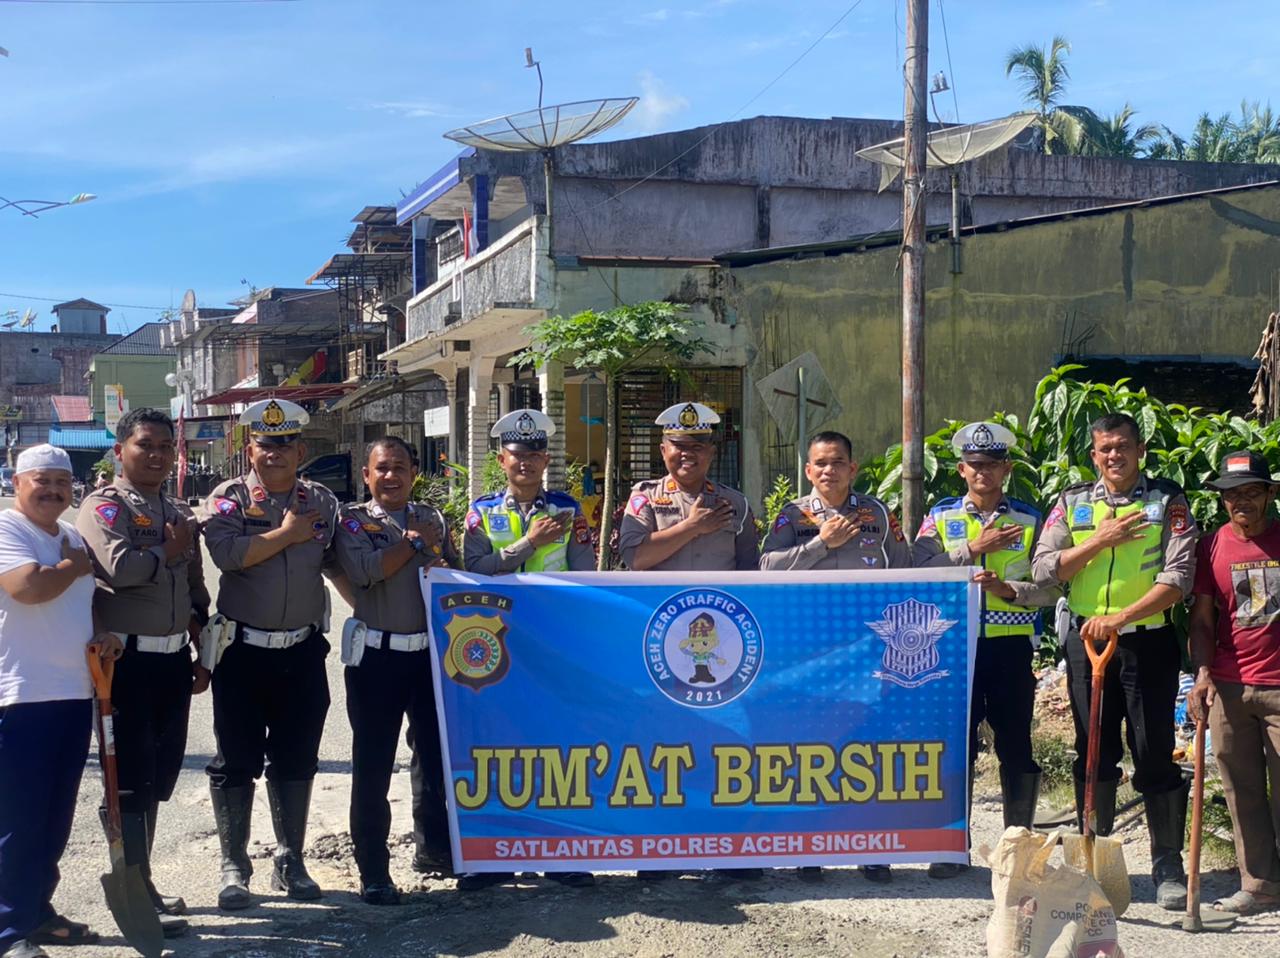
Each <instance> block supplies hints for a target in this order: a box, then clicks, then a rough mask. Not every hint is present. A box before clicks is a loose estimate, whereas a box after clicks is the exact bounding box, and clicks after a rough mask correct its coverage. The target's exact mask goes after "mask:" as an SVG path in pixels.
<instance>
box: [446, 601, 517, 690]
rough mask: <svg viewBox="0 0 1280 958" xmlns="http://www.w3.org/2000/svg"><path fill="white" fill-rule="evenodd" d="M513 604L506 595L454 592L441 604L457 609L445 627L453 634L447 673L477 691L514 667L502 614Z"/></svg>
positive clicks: (450, 642)
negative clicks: (508, 651)
mask: <svg viewBox="0 0 1280 958" xmlns="http://www.w3.org/2000/svg"><path fill="white" fill-rule="evenodd" d="M511 604H512V603H511V600H510V599H508V598H507V597H506V596H497V595H490V594H487V593H483V592H463V593H451V594H449V595H446V596H445V597H444V598H443V599H442V600H441V606H442V607H443V608H444V609H445V610H446V611H452V612H453V616H452V617H451V618H450V619H449V621H448V622H446V623H445V627H444V631H445V634H446V635H447V636H448V637H449V646H448V648H447V649H445V653H444V672H445V675H447V676H448V677H449V678H451V679H452V680H453V681H455V682H457V683H458V684H459V685H465V686H467V688H469V689H471V690H472V691H475V692H479V691H480V690H481V689H482V688H484V687H485V686H486V685H495V684H496V683H498V682H501V681H502V679H503V678H504V677H505V676H506V674H507V671H508V670H509V669H510V668H511V656H510V655H509V654H508V653H507V643H506V636H507V623H506V621H505V620H504V619H503V618H502V615H501V613H502V612H507V611H510V609H511Z"/></svg>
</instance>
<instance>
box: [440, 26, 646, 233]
mask: <svg viewBox="0 0 1280 958" xmlns="http://www.w3.org/2000/svg"><path fill="white" fill-rule="evenodd" d="M524 57H525V66H526V67H534V68H536V69H537V71H538V108H537V109H536V110H526V111H525V112H523V113H509V114H507V115H506V116H496V117H493V118H492V119H488V120H481V121H480V122H479V123H472V124H469V125H467V126H461V127H458V129H456V130H450V131H449V132H448V133H446V134H445V137H446V138H447V139H450V140H454V141H456V142H458V143H461V144H462V145H464V146H471V147H475V148H476V149H480V150H498V151H501V152H505V153H541V154H542V168H543V175H544V176H545V178H546V191H547V222H548V224H550V222H551V183H552V179H553V176H554V172H555V171H554V169H553V163H552V160H553V155H554V154H553V151H554V150H555V148H556V147H557V146H564V145H566V144H569V143H577V142H578V141H579V140H585V139H586V138H587V137H591V136H595V135H596V134H597V133H603V132H604V131H605V130H607V129H609V127H611V126H613V125H614V124H615V123H617V122H618V121H619V120H621V119H622V118H623V117H624V116H626V115H627V114H628V113H630V112H631V108H632V107H634V106H635V105H636V104H637V103H639V102H640V98H639V97H634V96H629V97H611V98H606V99H603V100H577V101H575V102H573V103H558V104H556V105H554V106H543V105H542V65H541V63H540V62H539V61H537V60H535V59H534V58H533V51H532V50H530V49H529V48H528V47H526V48H525V51H524ZM550 252H551V250H550V249H548V253H550Z"/></svg>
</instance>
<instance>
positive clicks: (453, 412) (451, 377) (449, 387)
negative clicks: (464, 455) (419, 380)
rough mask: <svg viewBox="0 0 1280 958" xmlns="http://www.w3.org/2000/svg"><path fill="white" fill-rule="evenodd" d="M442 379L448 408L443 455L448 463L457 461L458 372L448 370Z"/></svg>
mask: <svg viewBox="0 0 1280 958" xmlns="http://www.w3.org/2000/svg"><path fill="white" fill-rule="evenodd" d="M442 378H443V379H444V402H445V405H446V406H448V407H449V440H448V451H447V452H446V453H445V454H446V455H447V456H448V457H449V461H450V462H457V461H458V371H457V370H456V369H453V370H450V371H449V374H448V375H446V376H444V377H442Z"/></svg>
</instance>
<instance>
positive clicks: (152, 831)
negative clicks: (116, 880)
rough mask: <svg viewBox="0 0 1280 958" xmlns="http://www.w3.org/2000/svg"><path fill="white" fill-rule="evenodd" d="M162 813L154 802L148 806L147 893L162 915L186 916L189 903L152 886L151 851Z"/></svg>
mask: <svg viewBox="0 0 1280 958" xmlns="http://www.w3.org/2000/svg"><path fill="white" fill-rule="evenodd" d="M159 812H160V806H159V804H158V803H156V802H152V803H151V804H150V805H149V806H147V872H146V877H147V892H148V893H149V894H150V895H151V900H152V901H153V902H154V903H155V906H156V911H158V912H160V914H162V915H185V914H186V913H187V903H186V902H185V901H183V900H182V899H181V898H179V897H177V896H171V895H162V894H160V893H159V892H158V891H156V886H155V885H153V884H151V851H152V849H153V848H155V844H156V818H157V817H158V815H159Z"/></svg>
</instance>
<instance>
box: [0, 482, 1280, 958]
mask: <svg viewBox="0 0 1280 958" xmlns="http://www.w3.org/2000/svg"><path fill="white" fill-rule="evenodd" d="M9 505H10V501H9V500H5V501H0V508H3V507H8V506H9ZM210 584H211V586H214V585H216V577H215V580H214V581H211V583H210ZM334 598H335V602H334V606H335V608H334V621H335V622H339V623H340V622H342V621H343V619H344V618H345V617H346V615H348V614H349V609H348V608H347V607H346V606H345V605H344V604H343V603H342V601H341V599H339V598H337V596H336V595H335V597H334ZM341 672H342V666H341V664H340V663H339V662H338V659H337V655H336V652H335V653H334V654H333V655H332V656H331V658H330V661H329V685H330V691H331V695H332V698H333V704H332V706H331V707H330V710H329V717H328V721H327V723H326V726H325V737H324V743H323V746H322V748H321V766H320V768H321V771H320V775H319V777H318V778H317V780H316V791H315V798H314V801H313V805H312V817H311V827H310V831H309V836H308V839H309V846H310V847H309V849H308V859H309V867H310V870H311V874H312V875H313V877H315V878H316V880H317V881H319V882H320V883H321V885H322V886H323V887H324V888H325V889H326V891H327V894H326V896H325V898H324V899H323V900H322V901H320V902H317V903H312V904H302V903H297V902H290V901H288V900H287V899H286V898H284V897H283V895H281V894H279V893H274V892H270V891H269V890H268V888H267V876H268V875H269V872H270V857H269V856H270V844H271V841H272V838H271V823H270V816H269V814H268V812H267V807H266V799H265V790H264V789H263V788H261V787H260V788H259V793H258V802H257V807H256V808H255V810H254V843H253V845H252V846H251V853H252V854H254V855H255V856H256V858H255V868H256V871H257V873H256V874H255V876H254V879H253V884H252V890H253V891H254V893H255V894H260V895H261V896H262V897H261V899H260V904H259V905H257V906H256V907H254V908H251V909H249V910H247V911H243V912H239V913H236V914H235V915H234V916H229V915H224V914H223V913H220V912H219V911H218V909H217V907H216V899H217V889H218V886H217V879H218V842H217V837H216V834H215V832H214V825H213V813H212V810H211V808H210V805H209V795H208V787H207V785H206V781H205V774H204V767H205V764H206V763H207V762H208V760H209V758H210V756H211V755H212V754H213V751H214V741H213V727H212V713H211V707H210V698H209V696H208V695H207V694H206V695H202V696H200V697H199V698H198V699H197V700H196V702H195V705H194V707H193V711H192V719H191V734H190V740H189V742H188V746H187V760H186V765H185V767H184V769H183V772H182V777H181V780H180V781H179V784H178V788H177V792H176V793H175V795H174V798H173V800H172V801H171V802H169V803H168V804H167V805H166V806H164V807H163V808H162V811H161V817H160V823H159V835H158V837H157V842H156V855H155V862H154V865H153V868H154V871H155V875H156V884H157V886H158V887H159V888H160V889H161V890H162V891H164V892H166V893H168V894H181V895H183V896H184V897H185V898H186V900H187V903H188V905H189V906H190V909H191V914H190V916H189V918H190V921H191V925H192V929H191V931H190V932H189V933H188V935H187V936H186V937H185V938H182V939H177V940H175V941H174V942H172V945H173V953H174V954H176V955H180V956H191V958H214V956H233V955H234V956H243V958H252V956H263V958H267V956H270V958H285V956H317V958H318V956H328V955H338V954H342V955H353V956H385V958H399V956H405V958H409V956H413V958H421V956H430V955H449V956H453V955H458V956H463V955H465V956H481V955H484V956H488V955H503V956H522V958H523V956H544V955H545V956H550V955H555V956H557V958H560V956H579V955H580V956H591V958H601V956H615V955H618V956H621V955H639V956H647V958H649V956H651V958H658V956H677V955H678V956H682V958H683V956H703V955H705V956H708V958H710V956H715V958H737V956H744V958H745V956H762V958H772V956H778V958H782V956H786V958H808V956H818V955H849V954H856V955H858V956H859V958H892V956H902V958H908V956H911V958H917V956H918V958H924V956H929V958H942V956H965V958H972V956H976V955H982V954H984V953H985V927H986V922H987V919H988V917H989V915H990V913H991V885H990V873H989V872H988V871H987V869H986V868H984V867H975V868H972V869H970V870H969V871H968V872H967V873H965V874H964V875H962V876H961V877H959V878H956V879H953V880H951V881H933V880H931V879H929V878H927V877H926V876H925V873H924V869H923V867H920V866H915V867H912V866H902V867H897V868H895V869H894V871H895V876H896V878H895V881H894V882H893V883H892V884H890V885H887V886H880V885H872V884H870V883H869V882H867V881H866V880H865V879H863V878H862V877H861V876H860V875H859V874H858V873H857V872H855V871H852V870H846V869H838V870H828V872H827V878H826V880H825V881H824V882H822V883H820V884H805V883H801V882H799V881H798V880H797V879H796V877H795V874H794V872H790V871H779V872H773V873H769V875H768V877H766V878H765V879H764V880H763V881H758V882H743V883H723V882H719V881H706V880H701V879H698V878H695V877H691V876H687V877H684V878H681V879H679V880H675V881H668V882H664V883H660V884H644V883H640V882H637V881H636V880H635V878H634V877H632V876H631V875H629V874H617V875H602V876H601V877H600V881H599V884H598V885H597V886H596V887H595V888H587V889H567V888H563V887H561V886H559V885H555V884H551V883H549V882H546V881H540V880H532V881H529V882H526V883H523V884H521V885H520V886H519V887H517V888H511V887H504V888H497V889H489V890H485V891H481V892H475V893H471V894H468V895H460V894H459V893H458V892H456V891H455V890H454V889H453V883H452V882H446V881H434V880H425V879H423V878H422V877H421V876H419V875H416V874H415V873H414V872H413V871H411V870H410V868H409V862H410V859H411V857H412V853H413V847H412V842H411V841H410V839H409V834H408V833H409V831H410V821H409V777H408V758H409V756H408V752H407V750H406V749H404V748H403V745H402V748H401V754H400V760H401V767H400V768H399V770H398V773H397V774H396V775H395V776H394V778H393V785H392V810H393V823H392V835H393V842H397V843H398V844H396V845H395V847H394V848H393V860H392V873H393V877H394V878H395V880H396V882H397V883H398V884H399V885H400V887H401V888H402V889H403V890H404V891H405V892H407V895H406V903H405V904H404V905H402V906H401V907H399V908H389V909H388V908H374V907H371V906H367V905H365V904H363V903H362V902H361V901H360V900H359V898H358V897H357V895H356V889H357V887H358V878H357V875H356V872H355V869H354V864H353V862H352V861H351V856H350V848H351V845H350V840H349V838H348V834H347V832H348V828H347V802H348V795H349V789H348V783H349V773H350V750H351V731H350V728H349V727H348V725H347V718H346V706H345V701H344V696H343V684H342V675H341ZM100 799H101V778H100V775H99V769H98V762H97V753H96V745H95V746H94V749H93V754H92V756H91V757H90V760H89V766H88V768H87V769H86V771H85V777H84V782H83V785H82V787H81V791H80V799H79V809H78V813H77V817H76V824H75V830H74V832H73V835H72V838H71V843H70V845H69V847H68V849H67V853H66V855H65V856H64V858H63V861H62V872H63V880H62V884H61V886H60V888H59V890H58V892H57V895H56V896H55V900H54V904H55V905H56V906H57V907H58V909H59V910H60V911H62V912H63V913H64V914H67V915H68V916H70V917H73V918H75V919H77V920H81V921H89V922H91V923H92V924H93V926H94V927H95V928H96V929H98V930H99V931H100V932H102V934H103V943H102V944H101V945H99V946H95V947H91V948H77V949H52V950H51V954H52V955H53V956H54V958H57V956H58V955H59V954H62V955H70V954H74V955H75V958H108V956H120V955H128V954H131V953H132V952H131V951H130V949H129V948H128V946H127V945H126V944H125V943H124V941H123V939H121V938H120V937H119V935H118V933H117V932H116V930H115V926H114V923H113V921H112V919H111V915H110V913H109V912H108V911H107V908H106V905H105V903H104V900H103V896H102V888H101V885H100V884H99V876H100V875H101V874H102V873H103V872H105V871H107V870H108V869H109V865H108V861H107V849H106V843H105V841H104V839H103V837H102V832H101V829H100V827H99V825H98V817H97V806H98V803H99V801H100ZM973 827H974V843H975V845H976V846H981V845H983V844H988V845H993V844H994V843H995V841H996V840H997V838H998V836H999V832H1000V816H999V804H998V796H994V795H990V796H983V795H979V796H978V798H977V800H976V802H975V808H974V825H973ZM1124 837H1125V838H1126V840H1127V843H1126V848H1125V853H1126V857H1127V859H1128V863H1129V870H1130V872H1131V873H1132V874H1135V875H1143V874H1145V873H1146V872H1147V871H1148V870H1149V867H1150V865H1149V859H1148V857H1147V852H1146V847H1145V846H1146V840H1145V839H1146V836H1145V829H1144V828H1143V825H1142V823H1141V822H1139V823H1137V824H1136V825H1133V826H1130V828H1129V829H1128V830H1127V832H1126V833H1125V835H1124ZM1135 886H1136V887H1135V895H1134V897H1135V901H1134V904H1133V905H1132V907H1131V908H1130V910H1129V912H1128V913H1127V914H1126V915H1125V917H1124V918H1123V919H1122V920H1121V922H1120V942H1121V944H1122V946H1123V947H1124V949H1125V951H1126V953H1127V954H1128V955H1129V956H1130V958H1148V956H1159V955H1166V956H1188V958H1195V956H1205V958H1234V956H1241V958H1244V956H1248V958H1263V956H1266V955H1273V954H1280V945H1277V942H1280V934H1277V933H1278V932H1280V913H1277V914H1272V915H1267V916H1260V917H1255V918H1249V919H1245V920H1243V921H1242V922H1240V923H1239V924H1238V925H1237V926H1236V928H1235V930H1233V931H1232V932H1231V933H1229V934H1225V935H1224V934H1218V935H1210V934H1202V935H1190V934H1187V933H1185V932H1182V931H1181V930H1180V929H1176V928H1174V927H1173V925H1174V923H1175V922H1177V916H1175V915H1171V914H1170V913H1168V912H1165V911H1162V910H1160V909H1158V908H1156V906H1155V905H1154V904H1153V903H1152V889H1151V883H1150V881H1149V880H1147V879H1145V878H1140V879H1138V880H1137V881H1136V882H1135ZM1237 887H1238V885H1237V879H1236V876H1235V873H1234V872H1229V873H1228V872H1215V873H1210V874H1207V875H1206V876H1205V877H1204V897H1205V900H1207V901H1212V900H1213V898H1215V897H1219V896H1222V895H1225V894H1229V893H1230V892H1231V891H1234V890H1235V888H1237Z"/></svg>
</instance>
